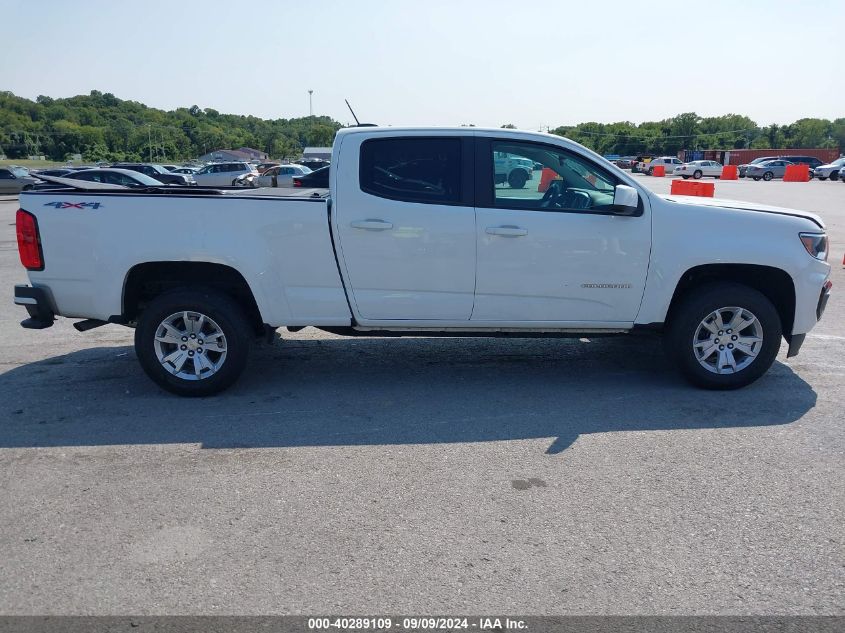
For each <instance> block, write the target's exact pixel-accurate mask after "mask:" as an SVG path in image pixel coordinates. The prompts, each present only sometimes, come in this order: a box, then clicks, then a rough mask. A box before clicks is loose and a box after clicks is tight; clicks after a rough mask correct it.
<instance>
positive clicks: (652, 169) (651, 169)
mask: <svg viewBox="0 0 845 633" xmlns="http://www.w3.org/2000/svg"><path fill="white" fill-rule="evenodd" d="M646 173H647V174H648V175H649V176H654V167H649V168H648V171H647V172H646Z"/></svg>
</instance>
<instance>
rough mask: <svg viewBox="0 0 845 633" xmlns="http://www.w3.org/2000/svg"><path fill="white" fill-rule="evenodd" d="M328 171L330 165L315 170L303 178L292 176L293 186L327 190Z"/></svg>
mask: <svg viewBox="0 0 845 633" xmlns="http://www.w3.org/2000/svg"><path fill="white" fill-rule="evenodd" d="M329 169H331V166H330V165H326V166H325V167H320V169H315V170H314V171H312V172H311V173H310V174H306V175H304V176H294V177H293V186H294V187H303V188H315V189H328V188H329Z"/></svg>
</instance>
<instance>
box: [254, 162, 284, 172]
mask: <svg viewBox="0 0 845 633" xmlns="http://www.w3.org/2000/svg"><path fill="white" fill-rule="evenodd" d="M278 165H279V163H258V165H256V166H255V169H256V171H257V172H258V173H259V174H263V173H264V172H265V171H267V170H268V169H273V167H277V166H278Z"/></svg>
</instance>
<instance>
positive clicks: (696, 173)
mask: <svg viewBox="0 0 845 633" xmlns="http://www.w3.org/2000/svg"><path fill="white" fill-rule="evenodd" d="M692 177H693V178H695V179H696V180H698V179H699V178H701V170H700V169H696V170H695V171H694V172H692Z"/></svg>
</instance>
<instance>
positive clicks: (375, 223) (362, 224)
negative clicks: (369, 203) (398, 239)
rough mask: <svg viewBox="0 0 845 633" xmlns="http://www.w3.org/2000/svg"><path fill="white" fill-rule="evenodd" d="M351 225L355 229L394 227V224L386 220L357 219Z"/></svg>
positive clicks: (388, 228)
mask: <svg viewBox="0 0 845 633" xmlns="http://www.w3.org/2000/svg"><path fill="white" fill-rule="evenodd" d="M349 226H351V227H352V228H353V229H364V230H365V231H388V230H390V229H392V228H393V224H391V223H390V222H385V221H384V220H372V219H370V220H356V221H355V222H352V223H351V224H350V225H349Z"/></svg>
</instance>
